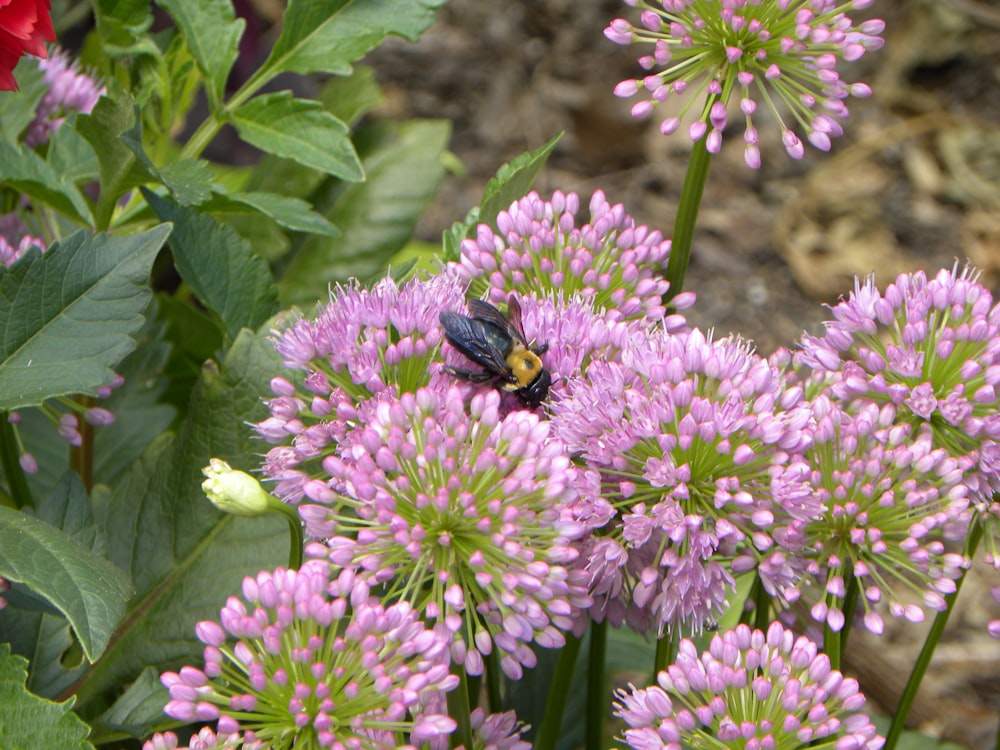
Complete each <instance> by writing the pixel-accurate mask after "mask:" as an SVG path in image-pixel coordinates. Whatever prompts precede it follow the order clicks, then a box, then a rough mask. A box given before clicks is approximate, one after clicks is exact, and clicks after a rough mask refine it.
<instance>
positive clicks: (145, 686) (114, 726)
mask: <svg viewBox="0 0 1000 750" xmlns="http://www.w3.org/2000/svg"><path fill="white" fill-rule="evenodd" d="M169 699H170V695H169V693H167V689H166V688H165V687H163V685H162V684H161V683H160V673H159V672H158V671H157V670H155V669H152V668H147V669H144V670H142V672H141V673H140V674H139V677H138V678H137V679H136V680H135V682H133V683H132V684H131V685H129V686H128V688H127V689H126V690H125V692H124V693H123V694H122V696H121V697H120V698H118V700H116V701H115V702H114V705H113V706H111V708H109V709H108V710H107V711H105V712H104V714H102V715H101V717H100V718H99V719H98V720H97V721H96V722H94V729H95V730H96V731H99V732H101V733H102V734H107V733H111V732H113V733H116V734H124V735H126V736H128V737H148V736H149V735H150V734H152V733H153V732H154V731H156V728H157V727H158V726H160V725H162V724H163V722H164V720H165V717H164V715H163V707H164V706H165V705H166V704H167V701H168V700H169Z"/></svg>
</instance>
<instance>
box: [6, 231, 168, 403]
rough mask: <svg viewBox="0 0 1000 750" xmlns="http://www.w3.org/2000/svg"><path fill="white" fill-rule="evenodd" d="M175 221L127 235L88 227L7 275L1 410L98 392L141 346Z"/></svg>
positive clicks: (35, 256) (16, 267)
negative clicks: (159, 258)
mask: <svg viewBox="0 0 1000 750" xmlns="http://www.w3.org/2000/svg"><path fill="white" fill-rule="evenodd" d="M169 233H170V227H169V226H168V225H160V226H158V227H154V228H153V229H151V230H149V231H148V232H142V233H139V234H132V235H127V236H123V237H110V236H108V235H106V234H99V235H97V236H96V237H91V236H90V235H89V234H87V233H86V232H85V231H80V232H77V233H76V234H74V235H73V236H71V237H69V238H67V239H66V240H63V241H62V242H58V243H56V244H55V245H53V246H52V247H51V248H49V250H48V251H47V252H46V253H45V254H44V255H34V254H31V255H28V256H24V257H22V259H21V261H20V262H18V263H16V264H14V266H12V267H11V268H10V269H9V270H8V271H7V273H5V274H3V276H0V321H2V325H0V409H2V410H9V409H17V408H19V407H23V406H34V405H36V404H39V403H41V402H42V401H44V400H45V399H47V398H51V397H53V396H63V395H68V394H73V393H85V394H89V395H95V394H96V389H97V388H99V387H101V386H103V385H108V384H109V383H110V382H111V381H112V380H113V379H114V372H112V370H111V368H112V367H114V366H115V365H116V364H118V362H120V361H121V359H122V358H123V357H124V356H125V355H126V354H128V353H129V352H130V351H131V350H132V349H133V348H134V347H135V341H134V340H133V339H132V337H131V334H133V333H134V332H135V331H136V330H138V329H139V327H140V326H141V325H142V311H143V310H144V309H145V308H146V305H147V304H148V303H149V297H150V290H149V287H148V279H149V272H150V268H151V267H152V265H153V261H154V260H155V258H156V255H157V253H158V252H159V250H160V248H161V247H162V245H163V242H164V240H165V239H166V237H167V235H168V234H169Z"/></svg>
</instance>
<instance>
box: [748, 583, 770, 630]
mask: <svg viewBox="0 0 1000 750" xmlns="http://www.w3.org/2000/svg"><path fill="white" fill-rule="evenodd" d="M751 596H753V600H754V602H755V603H756V606H754V608H753V617H754V621H753V626H754V628H755V629H756V630H760V631H761V632H762V633H766V632H767V628H768V626H769V625H770V624H771V597H770V596H768V593H767V591H766V590H765V589H764V582H763V581H761V580H760V576H757V577H756V578H755V579H754V582H753V589H752V591H751Z"/></svg>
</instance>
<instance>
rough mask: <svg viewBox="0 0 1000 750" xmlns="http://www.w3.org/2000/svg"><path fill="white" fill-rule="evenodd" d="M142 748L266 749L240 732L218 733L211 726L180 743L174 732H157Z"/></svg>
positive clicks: (193, 749)
mask: <svg viewBox="0 0 1000 750" xmlns="http://www.w3.org/2000/svg"><path fill="white" fill-rule="evenodd" d="M142 750H264V747H263V744H262V743H260V742H244V740H243V738H242V737H241V736H240V734H239V733H238V732H237V733H233V734H228V735H218V734H216V733H215V732H214V731H213V730H212V729H211V728H210V727H202V728H201V729H200V730H199V731H198V733H197V734H195V735H192V737H191V739H190V740H188V744H186V745H180V744H178V739H177V735H176V734H174V733H173V732H163V733H160V732H157V733H156V734H154V735H153V736H152V737H151V738H150V739H148V740H146V741H145V742H144V743H142Z"/></svg>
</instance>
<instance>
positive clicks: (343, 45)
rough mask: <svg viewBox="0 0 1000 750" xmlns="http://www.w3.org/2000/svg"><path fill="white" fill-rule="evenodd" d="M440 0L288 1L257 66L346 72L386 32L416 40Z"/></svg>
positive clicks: (271, 72)
mask: <svg viewBox="0 0 1000 750" xmlns="http://www.w3.org/2000/svg"><path fill="white" fill-rule="evenodd" d="M443 2H444V0H290V2H289V3H288V10H287V11H285V18H284V25H283V27H282V30H281V36H280V37H279V38H278V41H277V43H276V44H275V45H274V49H273V50H272V51H271V56H270V57H268V58H267V61H266V62H265V63H264V66H263V67H262V69H261V70H262V72H263V73H266V75H267V77H268V78H270V77H273V76H275V75H277V74H278V73H284V72H293V73H320V72H326V73H333V74H335V75H347V74H348V73H350V72H351V63H353V62H355V61H356V60H360V59H361V58H362V57H363V56H364V55H365V54H366V53H367V52H368V51H369V50H371V49H373V48H374V47H376V46H377V45H378V44H379V43H380V42H381V41H382V40H383V39H384V38H385V37H386V36H387V35H388V34H396V35H398V36H402V37H404V38H406V39H409V40H410V41H411V42H415V41H416V40H417V38H418V37H419V36H420V34H422V33H423V32H424V30H425V29H426V28H427V27H428V26H430V25H431V23H433V22H434V12H433V9H434V8H437V7H440V6H441V5H442V4H443Z"/></svg>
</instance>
